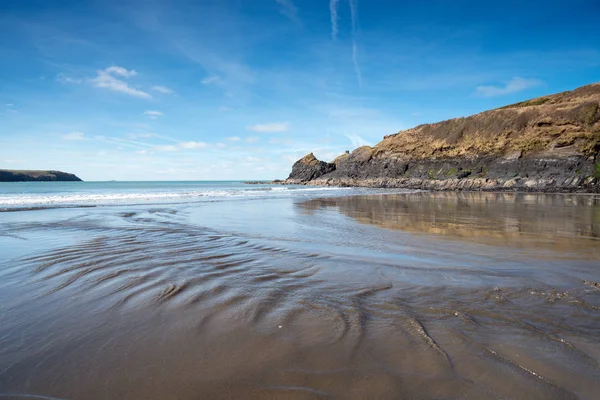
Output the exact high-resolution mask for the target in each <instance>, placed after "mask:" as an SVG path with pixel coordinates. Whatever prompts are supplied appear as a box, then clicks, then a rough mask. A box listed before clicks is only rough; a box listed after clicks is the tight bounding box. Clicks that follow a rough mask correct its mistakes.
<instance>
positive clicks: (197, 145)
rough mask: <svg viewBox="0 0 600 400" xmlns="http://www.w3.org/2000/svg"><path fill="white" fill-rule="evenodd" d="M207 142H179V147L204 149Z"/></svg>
mask: <svg viewBox="0 0 600 400" xmlns="http://www.w3.org/2000/svg"><path fill="white" fill-rule="evenodd" d="M207 146H208V144H206V143H204V142H181V143H179V147H180V148H182V149H204V148H206V147H207Z"/></svg>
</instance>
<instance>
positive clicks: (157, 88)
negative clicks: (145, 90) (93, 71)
mask: <svg viewBox="0 0 600 400" xmlns="http://www.w3.org/2000/svg"><path fill="white" fill-rule="evenodd" d="M152 90H154V91H156V92H159V93H162V94H173V93H174V91H173V89H169V88H168V87H166V86H152Z"/></svg>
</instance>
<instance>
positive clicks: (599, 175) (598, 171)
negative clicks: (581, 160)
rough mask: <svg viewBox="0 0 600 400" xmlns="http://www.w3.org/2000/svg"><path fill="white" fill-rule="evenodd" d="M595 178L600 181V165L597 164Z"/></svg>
mask: <svg viewBox="0 0 600 400" xmlns="http://www.w3.org/2000/svg"><path fill="white" fill-rule="evenodd" d="M594 178H596V179H600V163H598V164H596V167H595V168H594Z"/></svg>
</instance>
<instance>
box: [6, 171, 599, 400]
mask: <svg viewBox="0 0 600 400" xmlns="http://www.w3.org/2000/svg"><path fill="white" fill-rule="evenodd" d="M598 393H600V195H597V194H543V193H516V192H515V193H513V192H506V193H494V192H428V191H416V190H403V189H368V188H337V187H312V186H294V185H268V184H252V185H250V184H246V183H244V182H231V181H227V182H25V183H0V400H1V399H53V400H57V399H58V400H79V399H81V400H100V399H148V400H154V399H156V400H158V399H181V400H188V399H189V400H192V399H597V398H598Z"/></svg>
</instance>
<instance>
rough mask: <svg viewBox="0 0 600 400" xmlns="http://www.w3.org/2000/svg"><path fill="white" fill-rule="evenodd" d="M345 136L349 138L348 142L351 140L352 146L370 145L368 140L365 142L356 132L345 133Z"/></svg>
mask: <svg viewBox="0 0 600 400" xmlns="http://www.w3.org/2000/svg"><path fill="white" fill-rule="evenodd" d="M346 137H347V138H348V139H350V142H352V146H353V147H360V146H370V144H369V142H367V141H366V140H365V139H363V138H362V137H361V136H359V135H357V134H354V133H348V134H346Z"/></svg>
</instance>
